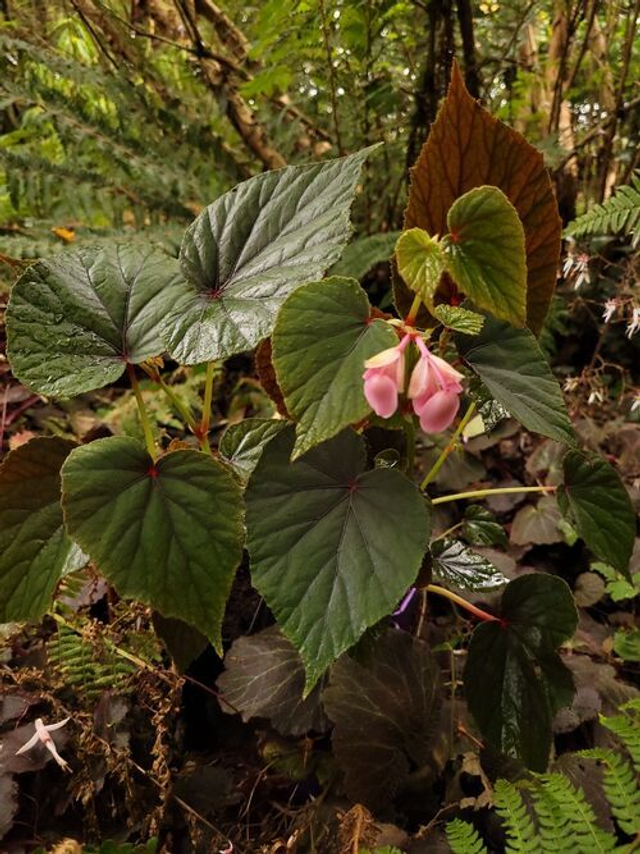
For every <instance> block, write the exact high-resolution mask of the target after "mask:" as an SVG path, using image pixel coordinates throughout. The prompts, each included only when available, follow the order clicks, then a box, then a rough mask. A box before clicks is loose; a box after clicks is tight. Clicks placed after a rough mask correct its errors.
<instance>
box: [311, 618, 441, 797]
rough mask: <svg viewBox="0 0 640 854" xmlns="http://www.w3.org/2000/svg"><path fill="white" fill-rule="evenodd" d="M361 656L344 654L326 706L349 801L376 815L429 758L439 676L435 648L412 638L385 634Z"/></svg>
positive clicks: (437, 707) (392, 632)
mask: <svg viewBox="0 0 640 854" xmlns="http://www.w3.org/2000/svg"><path fill="white" fill-rule="evenodd" d="M363 658H364V660H362V661H361V660H356V659H355V658H354V657H351V656H349V655H344V656H343V657H342V658H341V659H340V661H338V662H337V663H336V664H335V665H334V666H333V667H332V668H331V672H330V677H329V687H328V688H325V690H324V692H323V695H322V700H323V703H324V707H325V710H326V712H327V714H328V716H329V717H330V718H331V719H332V720H333V721H334V723H335V727H334V730H333V734H332V738H331V741H332V746H333V752H334V754H335V757H336V759H337V761H338V763H339V765H340V766H341V767H342V769H343V771H344V774H345V789H346V792H347V795H348V796H349V797H350V798H351V800H352V801H354V802H356V803H364V804H365V805H366V806H367V807H368V808H369V809H372V810H378V809H381V808H388V807H389V806H390V801H391V800H392V799H393V797H394V795H395V794H396V792H397V791H398V790H399V789H400V788H401V787H402V786H403V785H404V784H405V783H406V782H407V780H408V777H409V773H410V770H411V768H412V766H413V767H416V768H421V767H423V766H424V765H425V764H426V763H427V762H428V760H429V758H430V754H431V751H430V747H431V744H432V740H433V738H434V735H435V734H436V732H437V726H438V719H439V710H440V678H439V673H438V667H437V664H436V662H435V660H434V658H433V655H432V654H431V651H430V649H429V646H428V645H427V644H426V643H424V642H423V641H419V640H417V639H415V638H413V637H412V636H411V635H410V634H408V633H406V632H399V631H396V630H389V631H387V632H386V633H385V634H384V635H382V637H380V638H379V639H378V640H377V641H376V642H375V644H374V645H373V647H372V648H371V649H370V650H369V651H368V654H367V655H366V656H363Z"/></svg>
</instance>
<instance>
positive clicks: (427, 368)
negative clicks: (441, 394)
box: [409, 357, 439, 400]
mask: <svg viewBox="0 0 640 854" xmlns="http://www.w3.org/2000/svg"><path fill="white" fill-rule="evenodd" d="M438 388H439V386H438V378H437V376H436V373H435V371H434V370H433V369H432V367H431V364H430V362H429V359H428V358H425V357H421V358H420V359H419V361H418V362H417V363H416V366H415V368H414V369H413V371H412V372H411V380H410V381H409V397H410V398H411V399H412V400H413V399H415V398H424V397H431V395H432V394H435V393H436V392H437V391H438Z"/></svg>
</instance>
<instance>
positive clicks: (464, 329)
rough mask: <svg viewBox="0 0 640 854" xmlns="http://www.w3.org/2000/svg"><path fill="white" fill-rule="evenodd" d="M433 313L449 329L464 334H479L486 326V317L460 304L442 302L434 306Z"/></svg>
mask: <svg viewBox="0 0 640 854" xmlns="http://www.w3.org/2000/svg"><path fill="white" fill-rule="evenodd" d="M433 313H434V315H435V316H436V317H437V318H438V320H439V321H440V322H441V323H443V324H444V325H445V326H446V327H447V328H448V329H453V331H454V332H461V333H463V334H464V335H479V334H480V332H482V327H483V326H484V317H483V316H482V315H481V314H477V312H475V311H470V310H469V309H468V308H462V306H459V305H447V304H446V303H442V304H441V305H437V306H436V307H435V308H434V310H433Z"/></svg>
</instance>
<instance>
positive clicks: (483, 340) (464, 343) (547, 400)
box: [456, 317, 575, 445]
mask: <svg viewBox="0 0 640 854" xmlns="http://www.w3.org/2000/svg"><path fill="white" fill-rule="evenodd" d="M456 344H457V346H458V351H459V353H460V355H461V356H463V358H464V359H465V361H466V362H468V364H469V365H470V366H471V367H472V368H473V370H474V371H475V372H476V374H478V376H479V377H480V379H481V380H482V382H483V383H484V385H485V386H486V387H487V389H488V390H489V392H490V393H491V395H492V396H493V397H494V398H495V400H497V401H498V403H500V404H502V406H504V407H505V409H506V410H507V411H508V412H509V413H511V415H513V417H514V418H516V419H517V420H518V421H519V422H520V423H521V424H522V426H523V427H525V428H526V429H527V430H531V431H533V432H534V433H541V434H542V435H543V436H548V437H549V438H550V439H555V440H556V441H557V442H563V443H564V444H569V445H572V444H574V443H575V439H574V435H573V427H572V426H571V421H570V420H569V416H568V415H567V412H566V409H565V406H564V400H563V399H562V392H561V391H560V386H559V385H558V383H557V382H556V380H555V378H554V376H553V374H552V373H551V368H550V367H549V364H548V362H547V360H546V358H545V356H544V353H543V352H542V350H541V349H540V345H539V344H538V342H537V341H536V339H535V338H534V336H533V335H532V333H531V332H529V330H527V329H514V328H513V327H512V326H509V324H507V323H503V322H501V321H499V320H495V319H494V318H491V317H488V318H487V319H486V321H485V324H484V327H483V328H482V332H481V333H480V334H479V335H477V336H474V337H471V336H468V335H456Z"/></svg>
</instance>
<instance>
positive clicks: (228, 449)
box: [218, 418, 287, 479]
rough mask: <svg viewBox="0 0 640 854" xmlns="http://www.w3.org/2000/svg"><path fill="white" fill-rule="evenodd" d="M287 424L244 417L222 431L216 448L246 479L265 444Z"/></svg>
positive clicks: (256, 463)
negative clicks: (222, 433)
mask: <svg viewBox="0 0 640 854" xmlns="http://www.w3.org/2000/svg"><path fill="white" fill-rule="evenodd" d="M286 426H287V422H286V421H278V420H275V419H272V418H271V419H263V418H245V420H244V421H240V422H239V423H238V424H231V426H229V427H227V429H226V430H225V431H224V435H223V436H222V439H220V445H219V446H218V450H219V451H220V454H221V455H222V456H223V457H224V458H225V459H226V460H227V462H229V463H231V465H232V466H233V468H234V469H235V470H236V471H237V472H238V474H239V475H240V477H242V478H244V479H247V478H248V477H249V475H250V474H251V472H252V471H253V470H254V468H255V467H256V466H257V465H258V460H259V459H260V456H261V454H262V452H263V451H264V449H265V447H266V445H267V444H268V443H269V442H270V441H271V440H272V439H273V437H274V436H277V435H278V433H280V431H281V430H284V428H285V427H286Z"/></svg>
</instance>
